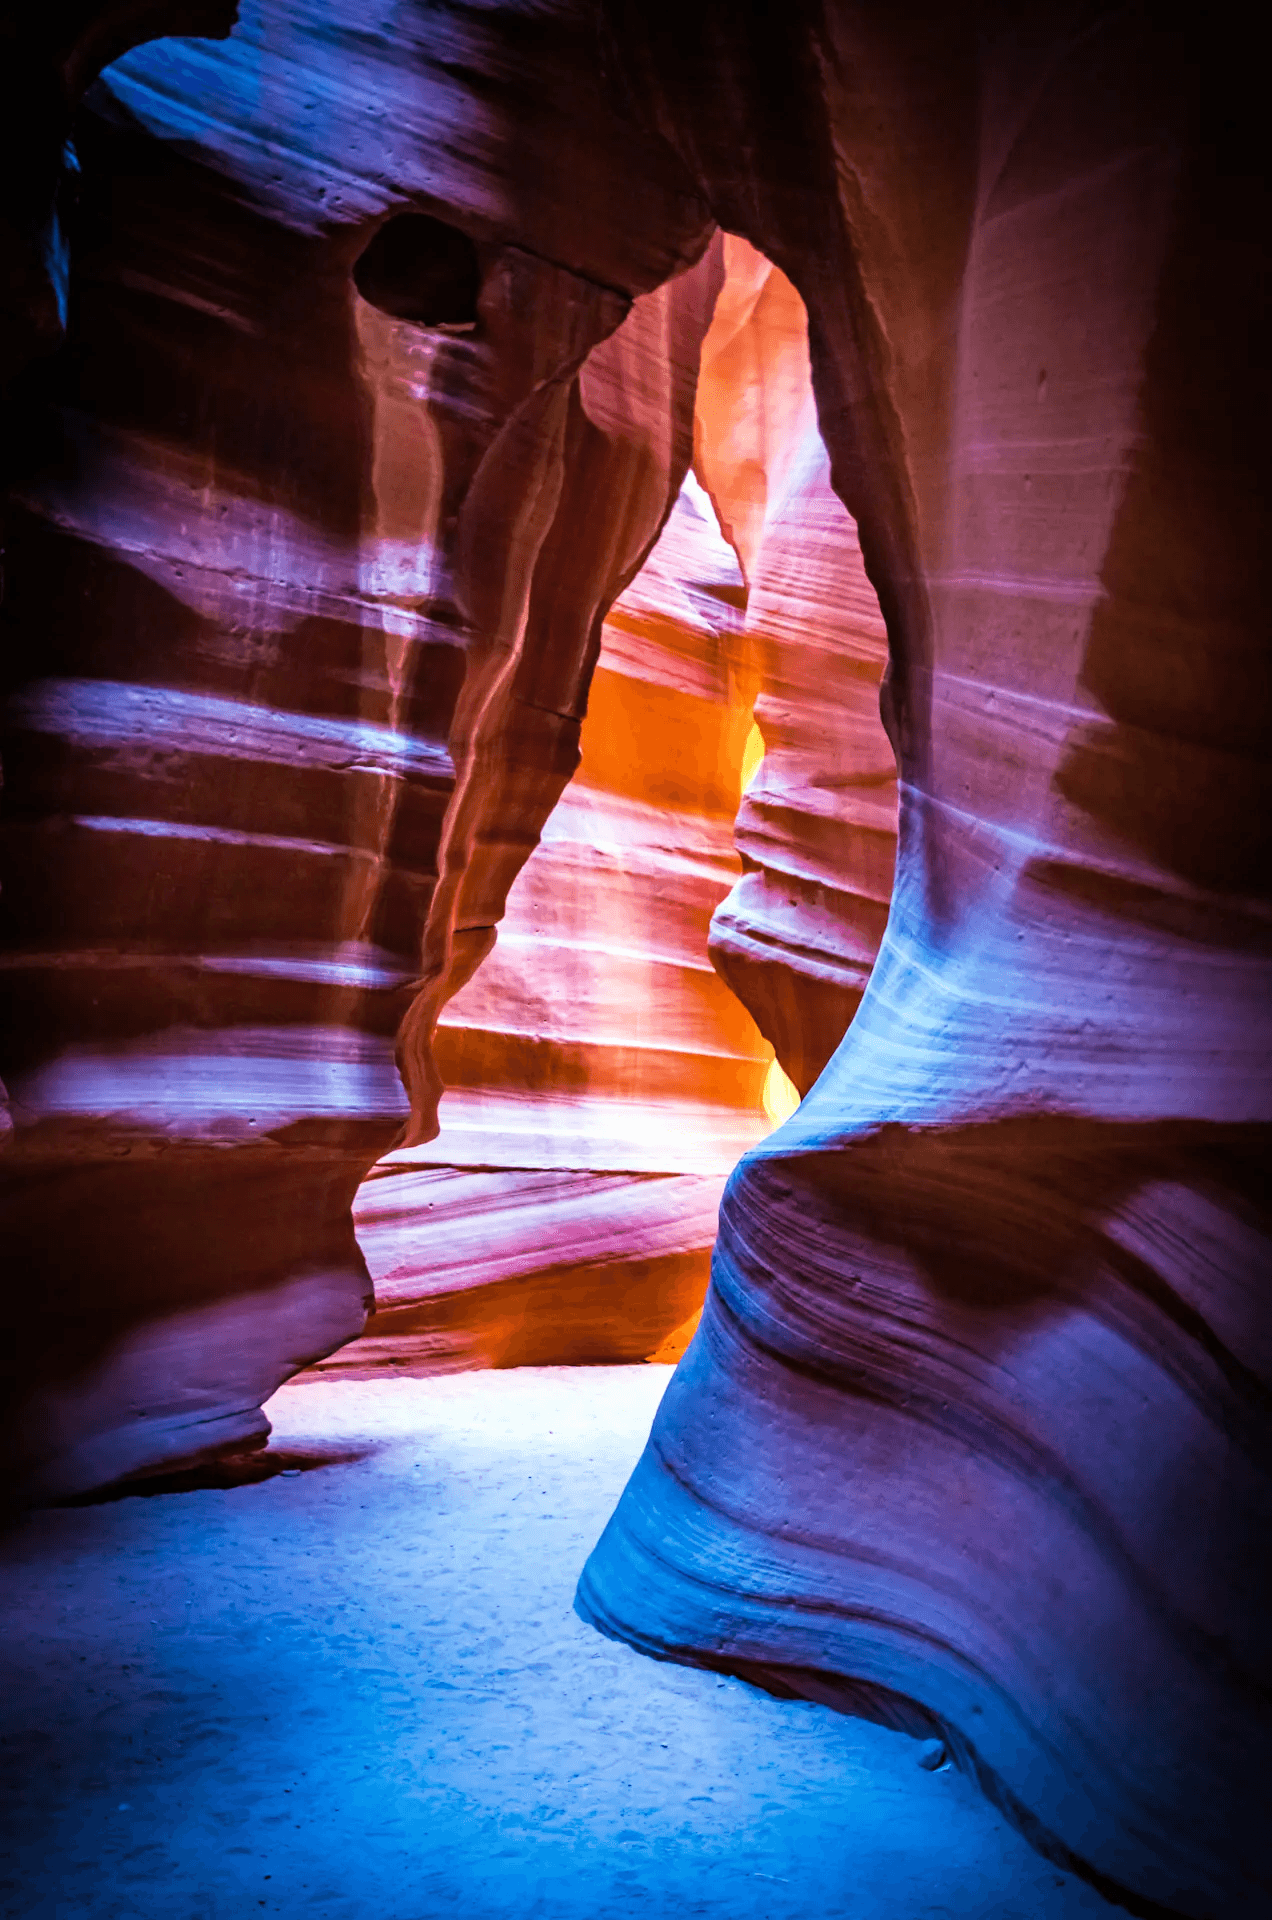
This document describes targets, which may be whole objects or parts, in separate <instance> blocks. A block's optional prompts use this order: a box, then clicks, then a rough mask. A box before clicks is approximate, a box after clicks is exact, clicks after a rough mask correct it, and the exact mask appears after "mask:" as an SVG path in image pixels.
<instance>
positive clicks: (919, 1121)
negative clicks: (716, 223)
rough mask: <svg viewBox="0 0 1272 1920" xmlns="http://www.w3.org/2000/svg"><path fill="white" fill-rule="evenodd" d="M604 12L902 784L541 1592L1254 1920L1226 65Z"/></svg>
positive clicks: (706, 13) (1262, 917) (1247, 266)
mask: <svg viewBox="0 0 1272 1920" xmlns="http://www.w3.org/2000/svg"><path fill="white" fill-rule="evenodd" d="M605 13H606V19H607V22H608V32H609V46H610V57H611V59H612V60H613V61H614V63H615V66H616V69H617V71H618V72H619V73H620V74H621V78H622V86H623V91H624V98H625V99H626V100H627V101H628V102H629V103H636V106H638V108H639V110H640V111H641V112H643V114H644V115H645V118H646V122H647V124H649V125H650V126H652V127H657V128H659V129H660V130H661V131H662V132H663V134H664V135H665V137H666V138H667V139H668V141H669V142H670V143H671V144H672V145H673V146H674V147H675V148H676V150H677V151H678V152H679V153H680V154H681V156H682V158H683V159H684V160H685V163H686V165H688V166H689V167H690V168H691V169H692V170H693V172H694V176H695V178H696V179H697V181H698V182H699V184H700V187H701V190H702V192H703V193H704V195H705V196H706V197H707V198H708V199H709V200H710V202H711V205H712V208H713V211H714V212H715V214H716V216H717V218H718V219H719V220H720V221H721V223H722V224H723V225H724V226H725V227H726V228H729V229H732V230H735V231H737V232H740V233H742V234H744V235H745V236H746V237H747V238H748V239H749V240H750V241H751V243H752V244H753V245H754V246H755V247H757V248H758V249H760V250H762V251H763V252H764V253H765V254H766V255H767V256H768V257H769V258H771V259H772V260H774V261H775V262H776V263H777V264H778V265H779V266H780V267H782V268H783V270H784V271H785V272H786V273H787V275H788V276H789V278H790V279H791V281H792V282H793V283H794V285H795V286H796V287H797V288H798V289H799V292H800V293H801V295H802V296H803V299H804V301H805V304H806V306H807V308H808V313H809V329H810V341H811V348H812V360H813V370H814V383H815V387H816V393H817V403H818V411H819V417H820V421H821V427H822V432H823V435H824V437H825V440H826V443H827V447H828V449H829V453H830V462H831V471H832V475H833V479H834V484H835V488H836V491H837V493H838V494H839V496H840V498H841V499H842V500H843V502H844V504H845V505H846V507H847V508H848V510H849V511H850V512H851V513H852V515H853V516H854V519H855V520H856V522H857V525H858V527H859V530H860V536H861V546H862V551H863V553H864V555H865V560H866V565H867V568H868V570H869V573H870V576H871V578H872V580H873V582H874V584H875V586H876V588H877V590H878V594H879V599H880V603H881V605H882V607H883V610H884V613H885V616H886V619H887V623H888V632H889V642H890V651H891V658H890V666H889V673H888V677H887V681H886V683H885V689H884V711H885V718H886V720H887V724H888V727H889V731H890V734H891V737H892V739H893V742H894V744H895V747H896V751H897V760H898V766H899V771H900V801H901V815H900V839H899V848H898V856H897V868H896V885H895V891H894V895H893V900H892V907H891V913H890V917H889V921H888V926H887V932H886V935H885V938H884V941H883V946H882V949H881V952H880V956H879V959H878V962H877V965H876V967H875V970H874V972H873V974H872V976H871V979H870V983H869V986H868V988H867V990H866V992H865V995H864V997H863V999H862V1001H861V1004H860V1007H859V1009H858V1011H857V1014H856V1017H855V1019H854V1021H853V1024H852V1026H851V1028H850V1029H849V1031H848V1034H847V1037H846V1039H845V1040H844V1042H843V1043H842V1045H841V1046H840V1048H839V1050H838V1052H837V1053H836V1054H835V1056H834V1058H833V1059H832V1061H831V1062H830V1064H829V1066H828V1067H827V1068H826V1069H825V1071H824V1072H823V1073H822V1075H821V1078H820V1079H819V1080H818V1082H817V1084H816V1085H815V1086H814V1087H813V1089H812V1091H811V1093H810V1094H809V1095H808V1097H807V1098H806V1099H805V1100H804V1102H803V1104H802V1105H801V1107H800V1108H799V1110H798V1112H797V1113H796V1114H795V1115H794V1116H793V1118H792V1119H791V1120H790V1121H788V1122H787V1124H786V1125H785V1126H783V1127H781V1128H779V1129H778V1131H777V1132H775V1133H774V1134H772V1135H771V1136H770V1137H769V1138H768V1139H767V1140H766V1141H764V1142H763V1143H762V1144H761V1145H760V1146H759V1147H757V1148H755V1149H753V1150H752V1151H751V1153H749V1154H748V1155H747V1157H746V1158H745V1159H744V1160H743V1162H742V1164H741V1166H740V1167H739V1168H738V1170H737V1172H736V1173H735V1174H734V1175H733V1177H732V1179H731V1180H730V1183H729V1185H728V1187H727V1189H726V1193H725V1197H724V1201H723V1204H722V1209H721V1228H720V1237H719V1240H718V1242H717V1248H716V1254H715V1259H714V1265H713V1272H712V1282H711V1288H710V1292H709V1294H708V1299H707V1304H706V1308H705V1311H704V1315H703V1320H702V1324H701V1327H700V1329H699V1331H698V1333H697V1335H696V1336H695V1339H694V1341H693V1343H692V1344H691V1346H690V1348H689V1351H688V1353H687V1355H686V1357H685V1359H684V1360H683V1361H682V1362H681V1365H680V1367H679V1369H678V1371H677V1373H676V1376H675V1378H674V1379H673V1382H672V1385H671V1388H670V1390H669V1392H668V1394H667V1396H666V1398H665V1400H664V1401H663V1403H662V1406H661V1408H660V1411H659V1414H658V1416H657V1419H656V1421H655V1425H654V1430H653V1433H652V1435H651V1439H650V1443H649V1446H648V1448H647V1450H646V1453H645V1455H644V1457H643V1459H642V1461H641V1463H640V1465H639V1466H638V1468H637V1470H636V1472H635V1474H634V1476H633V1480H632V1483H631V1486H630V1488H629V1490H628V1492H627V1494H626V1495H625V1496H624V1498H623V1500H622V1502H621V1504H620V1506H619V1508H618V1510H617V1512H616V1514H615V1516H614V1519H613V1520H612V1522H611V1524H610V1526H609V1528H608V1530H607V1532H606V1535H605V1537H604V1538H603V1540H602V1541H601V1543H600V1544H599V1546H598V1547H597V1549H596V1550H595V1552H594V1553H593V1555H592V1558H591V1560H590V1561H589V1563H588V1566H587V1568H586V1570H585V1572H584V1575H583V1578H582V1581H581V1585H580V1590H579V1601H578V1604H579V1606H580V1609H581V1610H582V1612H583V1613H584V1616H585V1617H586V1618H589V1619H591V1620H593V1621H594V1622H595V1623H596V1624H597V1625H599V1626H601V1627H602V1628H603V1629H604V1630H605V1631H607V1632H610V1633H613V1634H617V1635H620V1636H622V1637H624V1638H626V1639H628V1640H630V1641H631V1642H632V1643H633V1644H635V1645H637V1646H640V1647H643V1648H645V1649H647V1650H648V1651H650V1652H654V1653H658V1654H660V1655H663V1656H670V1657H675V1658H679V1659H690V1660H697V1661H700V1662H703V1663H705V1664H707V1665H718V1666H724V1667H727V1668H729V1669H731V1670H734V1671H742V1672H747V1673H750V1674H751V1675H752V1676H753V1677H755V1678H757V1679H759V1680H760V1681H761V1683H763V1684H767V1685H771V1686H774V1687H776V1688H778V1689H779V1690H781V1689H785V1690H788V1691H795V1692H798V1693H804V1694H808V1695H810V1696H811V1697H813V1698H821V1699H828V1700H831V1701H833V1702H836V1703H838V1704H840V1705H844V1706H848V1707H850V1708H853V1709H855V1710H859V1711H860V1710H864V1711H870V1712H875V1713H878V1714H881V1715H883V1716H884V1717H885V1718H890V1719H891V1720H893V1721H894V1723H898V1724H902V1725H908V1726H911V1727H914V1728H922V1729H926V1730H928V1731H931V1732H936V1733H939V1734H940V1735H941V1737H943V1738H944V1739H945V1741H946V1743H947V1745H948V1747H949V1748H950V1750H951V1751H952V1753H953V1754H954V1756H955V1757H956V1759H957V1760H958V1761H959V1762H960V1764H962V1765H963V1766H965V1767H966V1768H968V1769H969V1770H971V1771H973V1772H974V1773H975V1775H976V1776H977V1777H978V1778H979V1779H980V1780H981V1781H982V1782H983V1783H984V1784H985V1786H986V1787H987V1789H988V1790H989V1791H990V1792H992V1793H993V1794H995V1795H996V1797H997V1798H998V1800H999V1801H1000V1803H1001V1804H1002V1805H1003V1806H1005V1807H1006V1808H1008V1809H1009V1810H1010V1811H1011V1812H1012V1814H1013V1817H1015V1818H1016V1819H1018V1820H1020V1821H1021V1822H1022V1823H1023V1824H1024V1825H1025V1827H1026V1829H1027V1830H1028V1831H1029V1832H1030V1833H1031V1834H1032V1835H1033V1837H1034V1838H1035V1840H1036V1841H1037V1842H1038V1844H1040V1845H1042V1846H1044V1847H1045V1848H1047V1849H1049V1850H1051V1851H1052V1853H1053V1854H1054V1856H1055V1857H1057V1858H1059V1859H1071V1858H1076V1859H1077V1860H1079V1861H1080V1862H1083V1863H1085V1868H1086V1870H1087V1871H1088V1872H1091V1873H1092V1874H1094V1875H1095V1876H1096V1877H1097V1878H1102V1879H1103V1881H1104V1882H1105V1883H1106V1884H1112V1885H1114V1886H1118V1887H1121V1888H1123V1889H1130V1890H1131V1893H1132V1894H1133V1896H1134V1901H1135V1902H1137V1903H1138V1904H1139V1907H1140V1908H1141V1910H1142V1909H1143V1908H1144V1907H1145V1906H1147V1907H1150V1908H1151V1907H1153V1906H1154V1904H1155V1905H1156V1907H1157V1908H1158V1909H1161V1908H1164V1909H1168V1910H1171V1911H1177V1912H1183V1913H1187V1914H1191V1915H1197V1916H1200V1915H1209V1916H1216V1917H1217V1916H1219V1915H1224V1916H1229V1915H1237V1914H1243V1915H1251V1916H1253V1915H1254V1914H1256V1913H1261V1912H1263V1911H1265V1910H1266V1906H1267V1902H1268V1885H1267V1855H1266V1844H1265V1839H1264V1836H1265V1834H1266V1830H1267V1828H1266V1816H1267V1794H1266V1784H1265V1776H1264V1769H1263V1763H1262V1756H1263V1754H1264V1753H1265V1752H1266V1749H1267V1741H1268V1735H1269V1723H1268V1716H1267V1705H1266V1703H1267V1700H1268V1682H1269V1678H1270V1677H1272V1676H1270V1675H1269V1666H1268V1637H1267V1630H1266V1621H1267V1602H1268V1590H1267V1579H1266V1544H1265V1543H1266V1539H1267V1533H1268V1523H1269V1519H1270V1518H1272V1499H1270V1497H1269V1495H1270V1489H1269V1455H1270V1449H1269V1444H1268V1442H1269V1434H1268V1409H1269V1388H1270V1386H1272V1380H1270V1377H1269V1360H1270V1358H1272V1347H1270V1346H1269V1314H1268V1281H1269V1273H1270V1272H1272V1259H1270V1257H1269V1255H1270V1251H1272V1249H1270V1245H1269V1242H1270V1238H1272V1236H1270V1233H1269V1227H1270V1222H1269V1209H1268V1192H1269V1156H1268V1139H1269V1132H1268V1123H1269V1118H1270V1109H1272V1092H1270V1080H1272V1076H1270V1075H1269V1070H1268V1069H1269V1031H1268V1027H1269V1017H1270V1014H1272V973H1270V969H1269V952H1270V946H1269V938H1268V932H1269V917H1270V916H1269V907H1270V902H1269V863H1268V823H1269V820H1270V819H1272V807H1270V806H1269V801H1270V800H1272V794H1270V793H1269V770H1268V720H1269V713H1268V688H1269V684H1270V681H1269V675H1268V656H1267V640H1266V604H1267V603H1266V596H1265V591H1264V583H1263V576H1264V570H1265V556H1266V553H1267V551H1268V548H1267V543H1266V539H1265V537H1264V535H1263V532H1262V527H1263V522H1264V503H1265V500H1266V447H1267V444H1268V442H1267V432H1268V417H1267V378H1266V372H1265V371H1263V369H1264V368H1265V357H1264V356H1263V355H1262V351H1261V348H1259V347H1258V346H1257V344H1256V343H1257V342H1259V341H1260V340H1261V339H1262V337H1263V333H1264V329H1265V327H1266V321H1267V311H1266V299H1267V281H1266V272H1265V268H1264V265H1263V261H1264V241H1263V239H1262V238H1256V236H1265V235H1266V232H1267V206H1266V193H1265V188H1264V185H1263V169H1262V167H1261V163H1260V161H1259V157H1258V154H1257V152H1256V150H1255V144H1254V142H1255V134H1254V129H1255V127H1256V126H1257V124H1258V112H1257V108H1256V106H1255V103H1254V96H1253V92H1252V88H1251V87H1250V86H1249V85H1248V84H1247V82H1246V78H1245V76H1246V74H1248V72H1249V64H1248V61H1249V54H1250V51H1251V49H1250V48H1249V46H1248V45H1247V46H1246V47H1245V48H1244V51H1242V50H1241V48H1240V43H1239V40H1238V42H1237V43H1236V44H1234V41H1233V39H1232V38H1231V36H1230V35H1228V34H1226V33H1219V34H1217V35H1214V36H1199V35H1197V34H1195V33H1192V32H1191V31H1184V30H1182V29H1181V30H1179V31H1178V32H1177V31H1176V30H1175V29H1174V27H1172V26H1167V25H1166V24H1164V23H1163V21H1162V19H1161V17H1160V16H1157V15H1151V14H1150V13H1149V12H1148V11H1147V10H1136V9H1127V10H1125V11H1120V12H1117V13H1113V12H1108V13H1102V12H1098V11H1094V10H1084V9H1080V8H1063V7H1055V8H1052V7H1045V6H1044V7H1039V8H1031V9H1027V10H1026V9H1021V10H1019V11H1018V12H1013V11H1011V10H998V11H991V10H984V11H979V10H975V9H962V8H936V7H931V8H927V9H922V8H920V9H910V10H907V13H906V17H905V20H904V23H897V22H895V21H894V20H893V18H892V17H891V16H889V15H888V14H887V13H886V12H882V11H880V10H879V9H871V8H867V7H854V6H848V5H843V6H836V7H833V8H828V9H827V10H826V11H825V13H824V14H823V13H822V11H821V10H820V9H818V8H814V7H808V8H804V7H800V6H796V7H794V8H792V9H789V10H783V11H782V13H781V15H780V16H779V15H777V14H773V15H769V14H767V13H763V14H762V13H761V12H760V11H758V10H757V11H755V12H753V13H747V14H739V13H738V12H737V11H736V10H735V9H732V8H728V7H725V6H723V5H715V4H704V5H702V6H698V7H695V8H692V9H690V10H688V11H686V10H685V9H684V8H682V7H678V8H674V9H673V8H670V7H664V6H659V5H654V6H646V5H644V4H642V5H641V6H635V5H627V4H625V0H607V5H606V8H605ZM1203 42H1204V44H1203ZM1238 67H1240V68H1241V72H1238V71H1237V70H1236V69H1237V68H1238ZM779 103H780V105H779ZM636 106H633V110H636Z"/></svg>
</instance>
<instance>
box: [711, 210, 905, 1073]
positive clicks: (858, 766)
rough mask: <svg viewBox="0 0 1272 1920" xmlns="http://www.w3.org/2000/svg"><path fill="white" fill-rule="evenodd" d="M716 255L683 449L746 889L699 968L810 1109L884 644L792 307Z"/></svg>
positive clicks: (874, 795) (781, 288) (869, 793)
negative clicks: (751, 687) (703, 543)
mask: <svg viewBox="0 0 1272 1920" xmlns="http://www.w3.org/2000/svg"><path fill="white" fill-rule="evenodd" d="M724 254H725V267H726V272H725V282H724V286H723V289H722V291H721V295H720V298H719V300H718V301H717V303H716V308H715V312H714V314H713V316H712V322H711V327H710V330H709V331H708V333H707V337H706V339H705V340H704V342H703V348H702V371H701V375H700V378H699V382H698V398H697V406H696V413H695V427H694V450H695V461H696V465H697V471H698V473H699V474H700V476H701V478H702V480H703V482H704V483H705V485H706V486H707V488H708V490H709V491H710V494H711V497H712V499H713V501H714V502H715V504H716V507H717V510H718V511H719V513H720V515H721V519H722V522H723V524H724V525H725V526H726V527H727V528H728V531H729V536H730V538H731V540H732V541H733V542H734V544H735V546H736V549H737V552H738V554H739V556H740V559H741V562H742V565H743V567H744V569H745V575H746V580H747V584H748V588H749V592H748V597H747V607H746V626H745V632H746V637H747V640H748V641H749V643H750V646H749V659H750V660H751V662H752V663H753V669H754V671H755V672H756V674H757V676H758V682H759V690H758V697H757V699H756V702H755V710H754V711H755V725H756V729H757V733H756V744H757V746H760V747H762V749H763V759H762V761H761V763H760V765H759V768H758V770H757V773H756V776H755V778H754V779H753V780H752V781H751V782H750V784H749V785H748V787H747V790H746V793H745V796H744V798H743V800H742V805H741V808H740V810H739V814H738V822H737V834H736V840H737V846H738V851H739V852H740V853H741V855H742V859H743V864H744V867H745V869H746V870H745V872H744V874H743V876H742V878H741V879H740V880H739V881H738V883H737V884H736V886H734V888H733V889H732V891H731V893H730V895H729V898H728V899H727V900H726V901H724V902H723V903H722V904H721V906H720V907H719V908H718V909H717V911H716V914H715V917H714V919H713V921H712V925H711V957H712V960H713V961H714V963H715V965H716V967H717V968H718V969H719V971H720V973H721V974H722V975H723V977H724V978H725V979H726V980H727V981H728V983H729V985H730V986H731V987H732V988H733V990H734V991H735V993H737V994H738V996H739V997H740V999H742V1001H743V1002H744V1003H745V1004H746V1005H747V1006H748V1007H749V1008H750V1009H751V1011H752V1013H753V1014H754V1015H755V1018H756V1020H757V1021H758V1022H759V1025H760V1028H761V1030H762V1031H763V1033H764V1034H765V1036H766V1037H767V1038H768V1039H769V1040H771V1041H772V1043H773V1045H774V1046H775V1048H776V1050H777V1057H778V1059H779V1060H780V1062H781V1064H782V1066H783V1068H784V1069H785V1071H786V1073H787V1074H788V1075H789V1076H790V1078H791V1080H792V1081H793V1082H794V1083H795V1085H796V1086H797V1087H798V1088H799V1090H800V1092H801V1093H807V1091H808V1089H809V1088H810V1087H811V1086H812V1084H813V1082H814V1081H815V1080H816V1078H817V1076H818V1074H819V1073H820V1072H821V1070H822V1068H823V1067H824V1066H825V1065H826V1062H827V1061H828V1060H829V1059H830V1056H831V1055H832V1053H833V1052H834V1051H835V1048H836V1047H837V1046H838V1044H839V1042H840V1041H841V1040H842V1039H843V1036H844V1033H845V1031H846V1029H847V1026H848V1022H849V1021H850V1020H851V1018H852V1016H853V1014H854V1012H855V1011H856V1008H857V1004H858V1002H859V1000H860V999H861V995H862V992H863V991H864V988H865V985H866V981H867V980H868V979H869V977H870V969H871V967H872V966H873V964H874V958H875V955H876V953H877V952H878V950H879V943H880V941H881V940H882V938H883V929H884V925H885V922H886V921H887V917H888V902H889V900H890V898H891V895H892V869H893V863H894V859H895V854H896V813H897V799H896V764H895V761H894V759H893V754H892V748H891V746H890V744H889V742H888V738H887V735H886V734H885V732H884V730H883V726H882V724H881V721H880V718H879V682H880V680H881V678H882V676H883V671H884V665H885V662H886V658H887V634H886V631H885V628H884V624H883V619H882V616H881V614H880V612H879V603H878V600H877V599H876V597H875V593H874V589H873V588H872V587H871V585H870V582H869V580H868V579H867V577H866V572H865V567H864V565H863V562H862V558H861V548H860V545H859V543H858V539H857V530H856V527H855V526H854V524H853V521H852V519H851V517H850V516H849V514H848V513H847V512H846V510H845V508H844V506H843V503H842V502H841V501H840V499H839V497H838V495H837V494H836V493H835V490H834V488H833V486H832V485H831V477H830V461H829V459H828V457H827V454H826V448H825V445H824V443H823V441H822V437H821V433H820V431H819V429H818V424H817V407H816V402H815V399H814V395H813V382H812V372H811V368H810V365H809V357H808V319H807V315H806V313H805V310H804V304H803V301H802V300H801V299H800V297H799V294H798V293H797V292H796V291H795V288H794V287H793V286H792V285H791V282H790V281H789V280H788V279H787V277H786V275H785V274H784V273H782V272H781V271H780V270H779V269H778V268H777V267H775V266H773V264H772V263H771V262H770V261H768V260H766V259H765V258H764V256H763V255H762V254H759V253H757V252H756V250H755V249H754V248H753V247H752V246H750V245H749V243H748V242H747V241H746V240H744V239H742V238H740V237H739V236H735V235H729V236H727V237H726V239H725V242H724Z"/></svg>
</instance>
